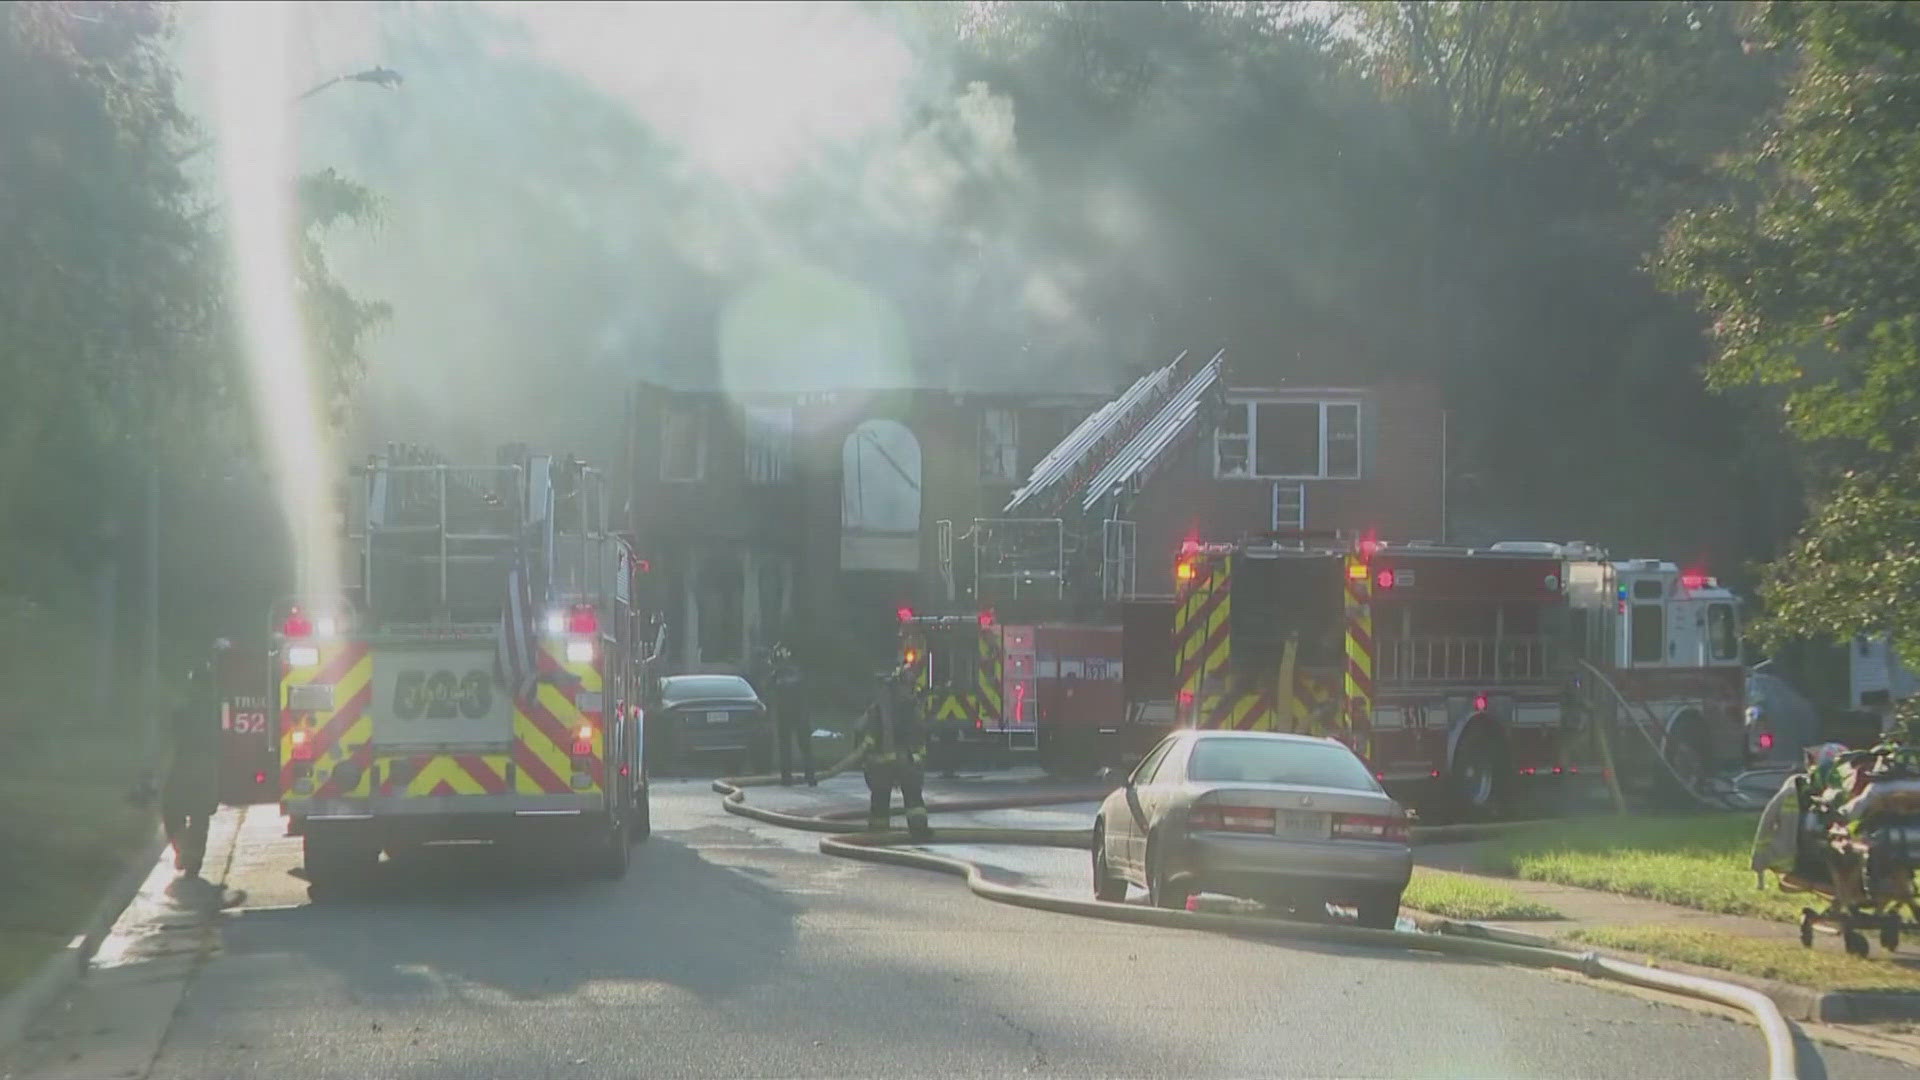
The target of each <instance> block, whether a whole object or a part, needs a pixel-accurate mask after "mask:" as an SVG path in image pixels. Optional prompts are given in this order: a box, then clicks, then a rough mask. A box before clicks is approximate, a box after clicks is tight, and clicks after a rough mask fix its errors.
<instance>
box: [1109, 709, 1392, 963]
mask: <svg viewBox="0 0 1920 1080" xmlns="http://www.w3.org/2000/svg"><path fill="white" fill-rule="evenodd" d="M1407 829H1408V817H1407V814H1406V811H1405V810H1404V809H1402V807H1401V806H1400V804H1398V803H1396V802H1394V801H1393V799H1392V798H1390V797H1389V796H1388V795H1387V793H1386V792H1385V791H1383V790H1381V787H1380V785H1379V784H1378V783H1377V782H1375V780H1374V778H1373V774H1372V773H1370V772H1368V771H1367V766H1366V764H1365V763H1364V762H1362V761H1361V760H1360V758H1359V757H1358V756H1356V755H1355V754H1354V752H1353V751H1352V750H1349V749H1348V748H1347V747H1346V746H1344V745H1343V744H1341V743H1339V742H1337V741H1335V740H1333V739H1321V738H1314V737H1311V736H1306V735H1280V734H1272V733H1266V732H1248V731H1177V732H1175V733H1173V734H1172V735H1169V736H1167V737H1166V738H1165V739H1164V740H1162V741H1161V742H1160V744H1159V745H1158V746H1156V747H1154V748H1153V750H1152V752H1150V753H1148V754H1147V756H1146V757H1145V758H1142V759H1141V761H1140V764H1139V766H1138V767H1136V768H1135V769H1134V770H1133V773H1132V775H1131V776H1129V777H1128V778H1127V782H1126V783H1125V784H1124V785H1122V786H1121V787H1120V788H1118V789H1117V790H1115V791H1114V792H1113V793H1112V794H1111V795H1108V796H1107V799H1106V801H1105V802H1103V803H1102V804H1101V805H1100V816H1099V817H1098V819H1096V820H1095V821H1094V826H1093V891H1094V895H1095V896H1097V897H1099V898H1100V899H1102V900H1124V899H1125V898H1126V895H1127V886H1128V885H1129V884H1134V885H1139V886H1141V887H1143V888H1145V889H1146V890H1147V894H1148V896H1149V897H1150V899H1151V901H1152V902H1153V903H1154V904H1156V905H1159V906H1160V907H1172V908H1178V907H1185V906H1186V903H1187V898H1188V897H1189V896H1192V895H1193V894H1195V893H1199V892H1217V893H1226V894H1228V895H1232V896H1242V897H1246V898H1249V899H1254V900H1260V901H1263V902H1265V903H1268V904H1271V905H1274V906H1276V907H1283V908H1299V909H1303V910H1307V909H1315V910H1317V909H1321V908H1323V906H1324V905H1325V904H1327V903H1335V904H1342V905H1350V906H1352V907H1353V908H1355V909H1356V910H1357V911H1358V913H1359V921H1360V924H1361V925H1363V926H1372V927H1377V928H1380V929H1392V928H1393V925H1394V920H1395V919H1396V918H1397V917H1398V915H1399V911H1400V894H1401V893H1402V892H1403V891H1404V890H1405V889H1406V887H1407V879H1408V878H1409V877H1410V876H1411V875H1412V873H1413V851H1412V849H1411V848H1410V847H1409V846H1408V832H1407Z"/></svg>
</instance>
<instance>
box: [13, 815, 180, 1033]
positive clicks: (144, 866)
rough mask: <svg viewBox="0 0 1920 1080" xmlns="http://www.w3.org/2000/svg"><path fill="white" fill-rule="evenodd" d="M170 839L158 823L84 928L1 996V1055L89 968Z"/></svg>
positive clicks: (123, 869)
mask: <svg viewBox="0 0 1920 1080" xmlns="http://www.w3.org/2000/svg"><path fill="white" fill-rule="evenodd" d="M166 844H167V842H166V837H165V836H164V835H163V834H162V833H161V831H160V827H159V826H158V825H157V824H156V825H155V826H154V829H153V834H152V835H151V836H149V837H148V838H147V841H146V842H145V843H144V844H142V845H141V846H140V847H139V848H138V849H137V850H136V851H135V853H134V854H133V855H131V856H128V860H127V864H126V865H125V866H123V867H122V868H121V869H120V874H119V876H118V877H116V878H114V879H113V883H112V884H111V885H109V886H108V887H107V891H106V893H105V894H104V895H103V896H101V898H100V902H99V903H98V904H96V905H95V906H94V909H93V914H92V915H90V916H88V918H87V921H86V924H85V925H84V926H82V927H81V930H80V933H78V934H77V935H75V936H74V938H73V940H72V941H69V942H68V943H67V944H66V945H65V946H64V947H62V948H61V949H60V950H59V951H58V952H55V953H54V954H53V955H52V956H49V957H47V958H46V960H45V961H43V962H42V963H41V964H40V967H39V968H38V969H36V970H35V971H34V973H33V974H32V975H29V976H28V977H27V979H26V981H25V982H22V983H21V984H20V985H19V986H16V987H14V988H13V989H12V990H11V991H9V992H8V993H7V995H6V997H4V998H0V1055H4V1054H7V1053H9V1052H11V1051H12V1050H13V1049H14V1048H15V1047H16V1046H18V1045H19V1043H20V1040H21V1038H22V1037H23V1036H24V1035H25V1034H26V1032H27V1027H28V1026H29V1025H30V1024H32V1023H33V1021H34V1020H35V1019H36V1018H38V1017H39V1015H40V1014H41V1013H42V1012H44V1011H46V1010H47V1009H48V1008H49V1007H51V1006H52V1005H53V1003H54V1002H56V1001H58V1000H60V998H61V997H62V996H63V995H64V994H66V992H67V991H68V990H69V989H70V988H72V986H73V984H74V983H75V982H77V981H78V980H79V979H80V977H81V976H82V975H85V974H86V970H87V961H89V960H91V959H93V954H94V953H96V952H98V951H99V949H100V943H101V942H103V941H105V940H106V939H107V935H108V934H110V933H112V932H113V926H114V924H115V923H117V922H119V921H120V914H121V912H124V911H125V910H126V909H127V905H128V904H131V903H133V898H134V897H136V896H138V895H140V886H141V885H143V884H145V883H146V880H147V876H148V875H149V874H151V873H152V872H153V864H154V861H155V860H156V859H158V858H159V857H160V853H161V852H162V851H163V850H165V849H166Z"/></svg>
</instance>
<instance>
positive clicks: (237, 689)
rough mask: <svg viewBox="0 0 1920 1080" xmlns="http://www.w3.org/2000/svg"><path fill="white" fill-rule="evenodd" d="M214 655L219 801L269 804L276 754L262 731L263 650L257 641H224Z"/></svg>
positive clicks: (273, 790)
mask: <svg viewBox="0 0 1920 1080" xmlns="http://www.w3.org/2000/svg"><path fill="white" fill-rule="evenodd" d="M226 645H227V647H225V648H215V649H214V653H213V681H214V686H215V687H216V689H217V692H218V694H219V698H220V801H221V802H223V803H226V804H227V805H229V806H249V805H252V804H255V803H270V802H273V801H274V799H275V798H276V797H277V796H278V788H277V786H276V785H275V784H274V782H273V773H274V767H275V760H274V759H275V755H274V750H273V739H272V737H271V735H270V733H269V732H268V730H267V713H268V708H267V696H268V695H267V665H266V650H265V648H263V647H262V646H261V645H260V644H259V641H258V639H256V640H255V641H252V642H246V643H240V644H233V643H226Z"/></svg>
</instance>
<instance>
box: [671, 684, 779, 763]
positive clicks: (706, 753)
mask: <svg viewBox="0 0 1920 1080" xmlns="http://www.w3.org/2000/svg"><path fill="white" fill-rule="evenodd" d="M647 727H648V732H649V734H650V736H652V738H650V739H649V741H650V742H652V743H653V749H654V751H655V758H654V760H656V761H659V762H661V763H663V764H664V765H666V766H667V767H668V768H672V769H684V768H687V767H688V766H690V765H692V764H693V763H694V762H696V761H709V760H713V761H721V760H724V761H726V762H728V763H729V764H728V765H726V766H725V767H728V768H736V767H739V766H738V763H741V762H745V763H747V765H748V766H749V767H751V768H752V769H754V770H755V771H765V770H766V769H767V768H769V767H770V762H769V761H768V760H767V758H768V755H769V752H770V750H771V748H772V741H771V736H770V734H769V730H768V720H767V707H766V704H765V703H764V702H762V701H761V700H760V695H759V694H757V693H755V692H754V690H753V686H752V684H750V683H748V682H747V680H745V679H743V678H741V677H740V676H738V675H669V676H667V677H666V678H664V679H661V680H660V689H659V693H658V695H657V698H656V701H655V707H654V709H653V710H652V712H651V713H650V714H649V715H648V717H647Z"/></svg>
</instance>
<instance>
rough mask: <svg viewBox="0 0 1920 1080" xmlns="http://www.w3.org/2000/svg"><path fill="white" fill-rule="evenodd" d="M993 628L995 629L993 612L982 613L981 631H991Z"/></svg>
mask: <svg viewBox="0 0 1920 1080" xmlns="http://www.w3.org/2000/svg"><path fill="white" fill-rule="evenodd" d="M992 628H993V612H991V611H983V612H981V613H980V629H982V630H990V629H992Z"/></svg>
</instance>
